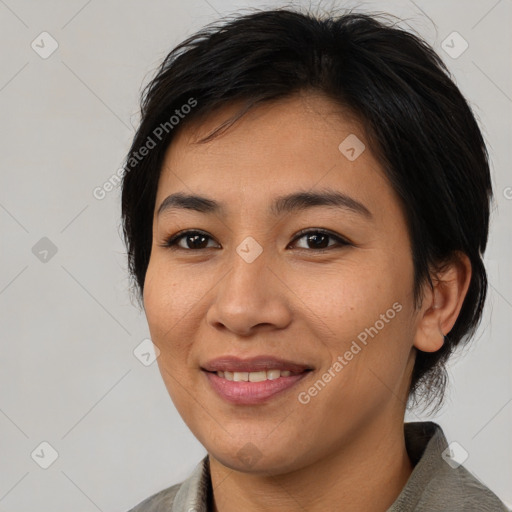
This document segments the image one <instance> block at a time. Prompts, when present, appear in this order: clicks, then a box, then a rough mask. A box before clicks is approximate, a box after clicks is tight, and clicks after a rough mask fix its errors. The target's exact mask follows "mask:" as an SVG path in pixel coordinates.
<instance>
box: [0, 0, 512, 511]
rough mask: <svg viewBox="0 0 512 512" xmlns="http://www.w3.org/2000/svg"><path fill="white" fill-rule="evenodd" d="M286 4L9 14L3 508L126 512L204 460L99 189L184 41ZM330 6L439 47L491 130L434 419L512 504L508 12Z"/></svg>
mask: <svg viewBox="0 0 512 512" xmlns="http://www.w3.org/2000/svg"><path fill="white" fill-rule="evenodd" d="M281 5H283V4H281V3H277V2H259V1H257V2H246V1H242V0H238V1H235V0H232V1H230V0H208V1H207V0H187V1H184V0H183V1H178V0H171V1H169V0H168V1H163V0H158V1H148V2H144V1H142V0H123V1H121V0H117V1H115V0H113V1H110V2H100V1H98V0H89V1H85V0H72V1H64V0H62V1H57V0H54V1H35V0H33V1H27V0H25V1H24V0H5V1H3V0H2V1H0V43H1V45H2V65H1V66H0V108H1V116H0V130H1V131H0V141H1V142H0V143H1V153H0V155H1V187H0V226H1V228H0V229H1V250H0V251H1V252H0V254H1V261H0V263H1V265H0V314H1V334H2V335H1V343H2V345H1V357H0V468H1V478H0V511H7V510H8V511H10V512H29V511H30V512H32V511H34V510H41V511H52V512H69V511H70V510H74V511H97V510H100V511H111V512H116V511H119V512H122V511H125V510H128V509H129V508H131V507H132V506H134V505H135V504H137V503H138V502H140V501H141V500H142V499H144V498H146V497H147V496H149V495H150V494H152V493H154V492H156V491H159V490H161V489H163V488H164V487H167V486H169V485H171V484H173V483H177V482H179V481H181V480H183V479H184V478H185V477H186V476H187V475H188V474H189V473H190V472H191V471H192V469H193V467H194V466H195V465H196V464H197V462H198V461H199V460H200V459H201V458H202V457H203V455H204V454H205V451H204V449H203V447H202V446H201V445H200V444H199V443H198V442H197V441H196V440H195V438H194V437H193V436H192V435H191V433H190V432H189V431H188V429H187V427H186V426H185V424H184V423H183V422H182V420H181V418H180V417H179V415H178V413H177V412H176V411H175V409H174V407H173V404H172V402H171V400H170V398H169V396H168V394H167V392H166V390H165V387H164V385H163V382H162V380H161V377H160V374H159V372H158V368H157V364H156V363H154V364H151V365H148V366H146V365H145V364H143V362H141V360H140V359H139V358H137V357H136V355H135V354H134V350H135V353H139V352H140V350H141V349H138V350H139V352H137V347H138V346H139V345H140V343H141V342H143V340H144V339H146V338H148V337H149V332H148V328H147V324H146V319H145V316H144V314H143V313H141V311H139V309H138V308H137V306H136V304H135V303H133V304H132V302H131V299H130V294H129V287H128V285H129V281H128V275H127V271H126V258H125V248H124V246H123V243H122V240H121V237H120V198H119V188H118V187H115V188H114V189H113V190H111V191H109V192H108V193H106V194H105V197H104V198H103V199H97V198H96V197H95V196H94V194H93V191H94V190H95V189H96V188H97V187H102V186H103V184H104V183H105V182H106V181H108V180H109V179H110V178H111V177H112V176H113V175H115V174H116V172H117V170H118V169H119V168H120V166H121V164H122V161H123V158H124V156H125V153H126V152H127V150H128V148H129V144H130V141H131V138H132V136H133V134H134V131H135V127H136V125H137V121H138V119H139V117H138V108H139V107H138V99H139V93H140V90H141V87H142V85H144V84H146V83H147V81H148V80H149V79H150V77H151V76H152V75H153V72H154V70H155V68H156V67H157V65H158V64H159V63H160V61H161V60H162V59H163V57H164V56H165V55H166V54H167V53H168V51H169V50H170V49H171V48H172V47H173V46H174V45H176V44H177V43H179V42H180V41H181V40H182V39H183V38H184V37H186V36H188V35H190V34H191V33H193V32H194V31H196V30H197V29H199V28H200V27H202V26H203V25H205V24H206V23H208V22H211V21H214V20H215V19H217V18H219V17H220V16H221V15H224V14H227V13H232V12H235V11H237V10H239V9H241V8H245V9H246V8H247V7H265V6H281ZM292 5H294V4H293V3H292ZM295 5H297V3H295ZM303 5H306V4H303ZM307 5H309V3H308V4H307ZM311 5H312V6H316V5H318V4H316V3H314V2H313V3H312V4H311ZM320 5H322V6H323V7H324V8H326V9H328V8H329V7H330V6H333V5H334V6H336V7H347V8H348V7H355V6H358V8H359V10H362V11H383V12H388V13H391V14H395V15H397V16H399V17H401V18H403V19H405V20H406V25H407V26H408V27H410V29H411V30H415V31H416V32H418V33H420V34H421V35H423V36H424V37H425V38H426V39H427V41H429V42H430V43H431V44H433V45H434V47H435V48H436V50H437V51H438V52H439V54H440V55H441V56H442V58H443V59H444V60H445V62H446V63H447V64H448V66H449V68H450V70H451V72H452V73H453V75H454V77H455V79H456V82H457V83H458V85H459V87H460V88H461V90H462V92H463V94H464V95H465V96H466V97H467V98H468V100H469V102H470V103H471V105H472V107H473V109H474V111H475V113H476V115H477V116H478V118H479V120H480V123H481V126H482V129H483V132H484V135H485V138H486V140H487V142H488V145H489V151H490V155H491V159H492V172H493V182H494V187H495V203H494V207H493V210H494V211H493V219H492V228H491V234H490V242H489V247H488V250H487V253H486V258H485V259H486V263H487V267H488V270H489V278H490V288H489V298H488V303H487V307H486V310H485V317H484V319H483V322H482V324H481V327H480V329H479V331H478V334H477V336H476V338H475V341H474V343H473V344H472V345H471V348H469V349H468V350H467V351H466V352H465V353H464V355H462V356H460V357H457V358H456V359H455V360H454V361H453V363H452V364H451V365H450V376H451V384H450V387H449V391H448V398H447V402H446V406H445V407H444V408H443V409H442V411H441V412H440V413H439V414H438V415H437V416H435V417H434V418H433V419H435V421H437V422H439V423H440V424H441V425H442V427H443V428H444V430H445V433H446V435H447V437H448V439H449V441H456V442H457V443H459V444H460V445H461V446H462V447H464V449H465V450H466V451H467V453H468V454H469V456H468V459H467V460H466V462H465V466H466V467H467V468H468V469H469V470H471V471H472V472H473V473H474V474H475V475H476V476H477V477H478V478H479V479H481V480H482V481H483V482H484V483H485V484H486V485H488V486H489V487H490V488H491V489H492V490H493V491H494V492H495V493H496V494H498V495H499V496H500V497H501V498H502V499H503V500H504V501H506V502H508V503H509V504H510V503H512V462H511V461H512V439H511V430H512V429H511V426H512V383H511V375H512V349H511V346H512V345H511V318H512V280H511V267H510V254H511V230H510V219H511V217H512V188H511V187H512V175H511V172H510V164H511V162H512V159H511V153H510V148H511V142H512V138H511V120H512V85H511V84H512V71H511V64H510V63H511V43H512V35H511V34H512V33H511V31H510V26H511V24H512V1H511V0H499V1H497V0H479V1H472V2H468V1H465V0H451V1H446V0H430V1H426V0H415V1H409V0H402V1H379V2H375V1H373V2H370V1H368V2H323V3H322V4H320ZM43 32H46V33H47V34H43V35H41V34H42V33H43ZM453 32H457V33H458V34H459V35H460V37H461V38H462V39H460V38H459V36H454V35H453ZM454 37H456V38H457V39H455V40H453V38H454ZM447 38H449V39H447ZM450 38H451V39H450ZM452 40H453V41H454V42H453V43H450V45H449V46H451V47H455V50H458V51H455V54H456V53H459V51H460V50H461V49H462V48H463V47H464V46H465V44H466V43H467V45H468V47H467V49H466V50H465V51H464V52H463V53H462V54H461V55H457V56H456V57H454V51H453V50H452V52H451V53H452V55H450V54H449V53H447V51H445V50H444V49H443V48H446V43H445V44H444V46H443V41H448V42H450V41H452ZM464 41H465V42H466V43H464ZM56 45H58V47H56ZM461 45H462V46H461ZM55 47H56V49H55V50H54V51H53V53H51V55H48V53H50V52H51V51H52V50H53V49H54V48H55ZM507 262H509V263H507ZM142 359H143V358H142ZM426 418H427V416H426V415H424V414H419V413H411V414H409V415H408V419H411V420H414V421H415V420H418V419H426ZM41 443H48V444H41ZM53 459H55V460H53ZM52 462H53V463H52ZM50 463H51V465H49V467H48V468H47V469H44V468H43V467H41V466H44V465H48V464H50Z"/></svg>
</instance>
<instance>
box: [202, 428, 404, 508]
mask: <svg viewBox="0 0 512 512" xmlns="http://www.w3.org/2000/svg"><path fill="white" fill-rule="evenodd" d="M397 427H398V428H397ZM209 458H210V473H211V479H212V486H213V489H214V491H213V495H214V511H215V512H235V511H239V510H244V511H246V512H253V511H265V510H269V511H270V510H279V511H280V512H288V511H289V512H292V511H297V510H307V511H308V512H320V511H322V512H324V511H325V510H334V509H336V510H340V509H346V510H351V511H353V512H359V511H361V512H363V511H364V512H368V511H371V512H385V511H386V510H387V509H388V508H389V507H390V506H391V505H392V504H393V502H394V501H395V500H396V498H397V497H398V495H399V494H400V492H401V490H402V489H403V487H404V486H405V484H406V482H407V479H408V478H409V476H410V474H411V472H412V469H413V467H412V464H411V462H410V460H409V457H408V455H407V451H406V447H405V439H404V433H403V423H402V422H400V424H399V425H394V426H393V428H391V426H389V427H388V428H385V427H383V426H382V424H379V425H378V426H376V425H375V424H373V425H369V426H368V427H367V428H366V429H365V431H364V432H363V431H359V432H358V433H357V436H356V437H355V438H354V439H351V440H350V442H347V443H346V444H345V445H343V446H341V447H340V448H339V449H337V450H333V451H332V453H331V454H330V455H329V456H326V457H324V458H321V459H319V460H317V461H316V462H314V463H312V464H310V465H308V466H306V467H302V468H300V469H297V470H295V471H293V472H290V473H287V474H281V475H270V474H263V475H262V474H257V475H256V474H250V473H243V472H240V471H236V470H232V469H229V468H227V467H226V466H224V465H223V464H221V463H220V462H219V461H218V460H217V459H215V458H214V457H212V456H211V455H210V457H209Z"/></svg>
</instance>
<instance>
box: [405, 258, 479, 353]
mask: <svg viewBox="0 0 512 512" xmlns="http://www.w3.org/2000/svg"><path fill="white" fill-rule="evenodd" d="M470 281H471V263H470V261H469V258H468V257H467V255H466V254H463V253H460V252H457V253H456V254H455V255H454V257H453V258H452V260H451V261H450V262H448V263H446V264H445V265H443V267H442V269H440V270H438V271H437V272H436V274H435V276H434V275H433V276H432V283H433V289H431V288H427V287H425V288H426V291H425V295H424V297H423V307H422V308H421V310H420V311H419V313H418V314H419V316H418V324H417V328H416V333H415V336H414V346H415V347H416V348H417V349H418V350H421V351H423V352H436V351H437V350H439V349H440V348H441V347H442V346H443V343H444V340H445V336H446V335H447V334H448V333H449V332H450V331H451V329H452V328H453V326H454V324H455V322H456V320H457V317H458V316H459V313H460V310H461V308H462V304H463V302H464V298H465V297H466V294H467V291H468V288H469V283H470Z"/></svg>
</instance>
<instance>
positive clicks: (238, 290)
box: [144, 93, 471, 512]
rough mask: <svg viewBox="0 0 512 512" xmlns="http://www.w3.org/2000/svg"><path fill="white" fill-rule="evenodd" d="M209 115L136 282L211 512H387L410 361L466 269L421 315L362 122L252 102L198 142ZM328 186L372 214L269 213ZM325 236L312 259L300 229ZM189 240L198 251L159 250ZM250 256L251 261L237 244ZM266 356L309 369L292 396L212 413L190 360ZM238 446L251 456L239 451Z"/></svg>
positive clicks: (444, 322) (402, 465)
mask: <svg viewBox="0 0 512 512" xmlns="http://www.w3.org/2000/svg"><path fill="white" fill-rule="evenodd" d="M237 108H238V106H236V105H234V106H231V107H230V108H223V109H221V110H219V111H217V112H215V113H214V114H212V115H210V116H209V117H208V118H206V119H203V120H201V122H200V123H193V124H192V123H191V124H188V125H185V126H184V127H183V129H182V130H181V131H179V132H178V134H177V136H176V138H175V139H174V140H173V142H172V144H171V146H170V147H169V148H168V150H167V153H166V156H165V161H164V164H163V168H162V173H161V177H160V182H159V185H158V192H157V198H156V203H155V216H154V223H153V246H152V252H151V257H150V262H149V267H148V270H147V276H146V281H145V287H144V307H145V311H146V316H147V320H148V324H149V328H150V332H151V337H152V340H153V342H154V343H155V345H157V346H158V348H159V349H160V351H161V353H160V356H159V358H158V364H159V368H160V371H161V374H162V377H163V380H164V382H165V385H166V387H167V389H168V392H169V394H170V396H171V398H172V400H173V402H174V404H175V406H176V408H177V409H178V411H179V413H180V414H181V416H182V417H183V419H184V421H185V422H186V424H187V425H188V427H189V428H190V430H191V431H192V432H193V434H194V435H195V436H196V437H197V439H198V440H199V441H200V442H201V443H202V444H203V445H204V446H205V448H206V450H207V451H208V453H209V455H210V465H211V477H212V483H213V488H214V508H215V510H216V511H218V512H231V511H235V510H236V511H238V510H245V511H249V512H251V511H253V510H254V511H256V510H257V511H261V510H279V511H297V510H307V511H310V512H316V511H322V512H323V511H325V510H333V506H334V504H336V508H337V507H338V506H339V507H341V506H343V508H344V509H345V508H346V509H347V510H351V511H366V512H367V511H375V512H378V511H385V510H387V509H388V507H389V506H390V505H391V504H392V503H393V501H394V500H395V499H396V498H397V496H398V495H399V493H400V491H401V490H402V488H403V487H404V485H405V484H406V481H407V479H408V477H409V476H410V473H411V471H412V469H413V468H412V464H411V462H410V460H409V458H408V455H407V452H406V449H405V441H404V434H403V420H404V410H405V403H406V399H407V395H408V389H409V382H410V375H411V371H412V368H413V364H414V358H415V353H416V350H418V349H419V350H424V351H434V350H438V349H439V348H440V347H441V345H442V343H443V338H442V333H445V334H446V333H448V332H449V331H450V329H451V328H452V326H453V324H454V323H455V320H456V318H457V315H458V313H459V310H460V307H461V305H462V301H463V298H464V296H465V294H466V291H467V287H468V284H469V279H470V275H471V269H470V265H469V263H468V260H467V258H466V257H464V256H462V255H460V257H459V258H457V259H454V261H453V262H452V263H451V264H450V265H448V266H447V267H446V268H445V269H444V270H443V273H442V274H439V275H438V276H437V278H436V281H435V287H434V289H433V290H431V289H430V288H429V287H427V286H425V287H424V296H423V301H422V304H421V307H419V308H417V309H415V307H414V303H413V295H412V290H413V263H412V256H411V246H410V240H409V236H408V232H407V227H406V221H405V217H404V214H403V212H402V209H401V205H400V203H399V200H398V197H397V196H396V194H395V192H394V191H393V189H392V188H391V186H390V184H389V183H388V181H387V179H386V177H385V175H384V173H383V171H382V168H381V166H380V164H379V162H378V160H377V159H376V157H375V155H374V153H373V152H372V148H371V147H370V146H369V143H368V142H367V141H366V139H365V134H364V132H363V130H362V128H361V126H360V125H359V123H358V122H357V121H356V120H355V119H354V118H353V117H352V116H350V115H348V113H347V112H345V111H344V110H342V109H341V108H340V107H339V106H337V105H335V104H334V103H333V102H332V101H331V100H329V99H327V98H324V97H323V96H320V95H317V94H312V93H308V94H306V93H302V94H300V95H295V96H293V97H290V98H287V99H285V100H279V101H277V102H273V103H268V104H265V105H263V106H259V107H256V108H254V109H252V110H250V111H249V112H248V113H247V114H246V115H244V116H243V117H242V118H241V119H240V120H239V121H238V122H237V123H236V124H235V125H233V126H232V127H231V128H230V129H228V130H227V131H226V132H224V133H223V134H221V135H220V136H217V137H214V138H213V139H211V140H210V141H209V142H206V143H204V142H203V143H199V142H198V140H200V139H201V138H203V137H206V136H207V135H208V134H209V133H210V132H211V131H212V130H214V129H215V128H216V127H218V126H219V125H220V124H221V123H222V122H223V121H224V120H226V119H227V118H229V117H230V116H231V115H232V114H233V113H234V112H236V110H237ZM349 134H355V135H356V136H357V137H358V138H359V139H360V140H361V141H363V142H364V143H365V145H366V149H365V150H364V151H363V153H362V154H361V155H360V156H359V157H358V158H357V159H356V160H354V161H349V160H348V159H347V158H346V157H345V156H344V155H343V154H342V153H341V152H340V150H339V149H338V146H339V144H340V143H341V142H342V141H343V140H344V139H345V138H346V137H347V136H348V135H349ZM325 188H329V189H332V190H335V191H338V192H342V193H344V194H346V195H348V196H350V197H351V198H353V199H355V200H357V201H359V202H360V203H362V204H363V205H364V206H365V207H366V208H367V209H368V210H369V211H370V213H371V218H369V217H366V216H364V215H361V214H359V213H356V212H353V211H351V210H348V209H341V208H338V207H332V206H315V207H311V208H306V209H303V210H299V211H293V212H286V213H283V214H282V215H280V216H277V217H276V216H273V215H272V214H270V213H269V205H270V204H271V202H272V201H273V199H274V198H275V197H276V196H280V195H284V194H289V193H292V192H297V191H318V190H322V189H325ZM176 192H182V193H185V194H197V195H201V196H206V197H208V198H210V199H214V200H216V201H218V202H220V203H222V204H223V205H224V210H223V211H222V212H217V213H202V212H198V211H194V210H191V209H180V208H175V209H172V210H168V211H166V212H165V213H163V214H161V215H157V210H158V207H159V206H160V204H161V203H162V201H163V200H164V199H165V198H166V197H167V196H168V195H169V194H172V193H176ZM306 228H307V229H309V228H311V230H312V231H314V229H315V228H323V229H325V230H329V231H330V232H332V233H333V235H335V236H336V235H337V236H340V237H342V238H346V239H348V241H350V244H348V245H338V244H337V241H336V239H335V238H327V239H326V241H325V243H326V244H327V245H329V247H328V248H327V249H324V250H323V251H319V249H318V248H316V247H318V246H317V245H315V244H314V240H313V243H311V242H309V243H308V239H307V236H306V237H305V236H303V237H302V238H300V239H297V240H296V236H297V233H298V232H299V231H300V230H302V229H306ZM187 229H190V230H194V229H196V230H201V231H204V232H206V234H207V235H208V236H209V237H210V238H206V243H205V244H204V245H203V247H204V246H207V248H200V249H194V248H192V249H190V248H189V247H191V246H192V247H195V246H194V245H193V243H190V242H189V243H187V239H186V238H185V239H181V242H180V243H179V246H178V248H177V247H176V246H174V247H173V248H169V247H165V242H166V240H167V239H168V238H169V237H170V236H171V235H174V234H176V233H178V232H179V231H181V230H187ZM249 236H250V237H253V238H254V239H255V240H256V241H257V242H258V244H259V245H260V246H261V248H262V249H263V252H262V253H261V254H260V255H259V256H258V257H257V258H256V259H255V260H254V261H253V262H252V263H247V262H246V261H245V260H244V259H242V258H241V257H240V256H239V254H238V253H237V252H236V248H237V247H238V246H239V245H240V244H241V242H242V241H243V240H244V239H245V238H246V237H249ZM394 303H399V304H400V305H401V310H400V312H398V313H396V315H395V316H394V318H393V319H391V320H389V322H386V323H385V325H384V327H383V328H381V329H380V330H379V332H378V334H377V335H375V336H374V337H373V338H368V343H367V345H366V346H363V347H362V350H361V351H360V352H359V353H358V354H357V355H355V356H354V357H353V359H352V360H350V361H349V362H348V363H347V364H346V366H344V367H343V369H342V370H341V371H339V372H337V373H336V377H335V378H332V380H331V381H330V382H329V383H328V384H327V385H326V386H325V387H324V388H323V389H322V390H321V391H320V392H318V393H317V395H316V396H314V397H312V398H311V400H310V401H309V402H308V403H307V404H302V403H300V402H299V400H298V395H299V393H300V392H304V391H307V390H308V389H309V388H310V387H311V386H312V385H313V384H314V383H315V382H316V381H317V380H318V379H319V378H321V377H322V375H323V374H324V373H326V372H328V370H329V369H330V368H331V367H332V365H333V362H334V361H336V360H337V358H338V356H340V355H341V356H343V354H345V352H346V351H347V350H349V348H350V346H351V343H352V341H354V340H357V336H358V334H360V333H361V332H363V331H364V330H365V328H369V327H370V326H375V324H376V321H377V320H379V319H380V318H381V316H380V315H382V314H386V311H387V310H389V309H390V308H392V305H393V304H394ZM262 354H264V355H272V356H276V357H281V358H284V359H292V360H293V361H296V362H298V363H301V364H308V365H310V366H311V367H313V368H314V370H313V371H311V372H309V374H308V375H307V376H306V377H305V378H304V379H303V380H302V381H300V382H299V383H298V384H297V385H296V386H294V387H293V388H291V389H290V390H287V391H285V392H283V393H281V394H279V395H277V396H274V397H273V398H272V399H271V400H269V401H267V402H265V403H263V404H258V405H236V404H230V403H228V402H226V401H224V400H223V399H222V398H221V397H219V395H217V394H216V392H215V391H214V390H213V389H212V388H211V386H210V384H209V382H208V380H207V379H206V377H205V374H204V372H202V371H201V370H200V366H201V365H202V364H204V363H205V362H206V361H207V360H210V359H213V358H216V357H219V356H222V355H237V356H239V357H253V356H258V355H262ZM241 449H242V450H243V451H246V452H247V451H249V453H250V454H251V455H252V459H253V460H252V461H250V462H248V461H247V460H246V459H244V458H242V457H240V455H239V454H238V452H239V450H241Z"/></svg>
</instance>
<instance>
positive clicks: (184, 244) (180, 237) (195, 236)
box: [164, 231, 218, 250]
mask: <svg viewBox="0 0 512 512" xmlns="http://www.w3.org/2000/svg"><path fill="white" fill-rule="evenodd" d="M210 242H213V243H214V245H209V243H210ZM164 246H165V247H174V248H178V249H183V250H200V249H211V248H212V247H217V246H218V244H216V242H214V241H213V239H212V237H211V236H209V235H207V234H206V233H203V232H202V231H185V232H181V233H178V234H176V235H173V236H172V237H171V238H169V239H168V240H167V241H166V242H165V244H164Z"/></svg>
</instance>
